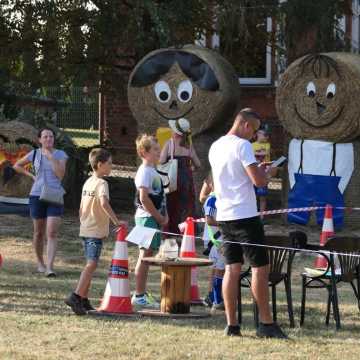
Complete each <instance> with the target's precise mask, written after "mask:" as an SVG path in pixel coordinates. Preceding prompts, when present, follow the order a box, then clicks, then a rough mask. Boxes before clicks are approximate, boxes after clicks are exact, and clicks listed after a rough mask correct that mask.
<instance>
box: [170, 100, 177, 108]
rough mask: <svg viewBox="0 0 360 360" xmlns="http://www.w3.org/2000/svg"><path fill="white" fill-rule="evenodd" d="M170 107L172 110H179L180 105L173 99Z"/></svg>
mask: <svg viewBox="0 0 360 360" xmlns="http://www.w3.org/2000/svg"><path fill="white" fill-rule="evenodd" d="M169 108H170V109H171V110H177V108H178V106H177V102H176V100H173V101H172V102H171V104H170V106H169Z"/></svg>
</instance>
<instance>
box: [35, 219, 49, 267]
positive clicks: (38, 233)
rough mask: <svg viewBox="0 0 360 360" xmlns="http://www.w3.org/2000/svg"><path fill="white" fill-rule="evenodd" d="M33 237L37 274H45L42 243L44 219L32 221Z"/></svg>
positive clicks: (43, 238) (44, 227)
mask: <svg viewBox="0 0 360 360" xmlns="http://www.w3.org/2000/svg"><path fill="white" fill-rule="evenodd" d="M33 224H34V235H33V247H34V250H35V256H36V261H37V269H38V271H39V272H45V270H46V266H45V261H44V242H45V231H46V219H33Z"/></svg>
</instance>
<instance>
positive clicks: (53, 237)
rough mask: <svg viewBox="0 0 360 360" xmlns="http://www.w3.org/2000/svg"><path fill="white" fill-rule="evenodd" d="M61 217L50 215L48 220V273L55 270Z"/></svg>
mask: <svg viewBox="0 0 360 360" xmlns="http://www.w3.org/2000/svg"><path fill="white" fill-rule="evenodd" d="M60 222H61V218H60V217H58V216H50V217H48V218H47V221H46V236H47V263H46V271H47V272H48V273H50V272H53V271H54V260H55V255H56V248H57V234H58V229H59V225H60Z"/></svg>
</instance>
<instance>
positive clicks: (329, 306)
mask: <svg viewBox="0 0 360 360" xmlns="http://www.w3.org/2000/svg"><path fill="white" fill-rule="evenodd" d="M327 290H328V301H327V310H326V320H325V324H326V326H328V325H329V320H330V311H331V303H332V295H331V288H330V289H327Z"/></svg>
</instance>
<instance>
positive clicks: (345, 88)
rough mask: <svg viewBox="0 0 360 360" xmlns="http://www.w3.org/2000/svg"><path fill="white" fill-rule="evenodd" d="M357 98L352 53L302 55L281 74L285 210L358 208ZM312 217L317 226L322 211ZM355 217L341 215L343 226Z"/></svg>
mask: <svg viewBox="0 0 360 360" xmlns="http://www.w3.org/2000/svg"><path fill="white" fill-rule="evenodd" d="M359 98H360V56H359V55H356V54H350V53H335V52H334V53H325V54H311V55H306V56H304V57H302V58H299V59H297V60H296V61H295V62H293V63H292V64H290V66H289V67H288V68H287V70H286V71H285V73H284V74H283V76H282V78H281V81H280V84H279V87H278V89H277V94H276V108H277V112H278V115H279V119H280V121H281V122H282V124H283V126H284V128H285V130H286V131H287V132H288V133H289V134H290V135H291V137H292V138H293V139H292V140H291V141H290V144H289V163H288V175H289V179H288V180H289V184H288V188H287V189H285V192H286V196H288V206H289V207H293V206H296V207H297V206H306V205H311V204H315V205H324V203H328V202H329V203H332V204H333V205H334V206H341V205H342V206H344V205H345V206H356V207H358V206H360V193H359V190H358V189H359V188H360V157H359V155H358V154H359V150H360V141H359V135H360V126H359V122H360V108H359V106H358V104H357V99H359ZM305 214H306V213H305ZM293 215H294V214H293ZM316 215H317V222H318V223H319V224H321V223H322V219H323V214H322V212H321V213H318V214H316ZM343 215H344V214H343V212H342V211H338V210H335V213H334V222H335V226H337V227H339V228H341V227H342V225H343ZM304 216H305V217H306V216H307V215H304ZM304 216H303V215H301V214H300V213H297V214H295V215H294V216H292V215H291V216H290V217H289V220H290V221H293V222H296V223H300V224H306V223H307V221H308V219H307V218H304ZM358 219H360V214H358V213H355V212H354V213H352V214H351V215H349V214H347V213H345V224H352V223H354V222H355V221H358Z"/></svg>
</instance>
